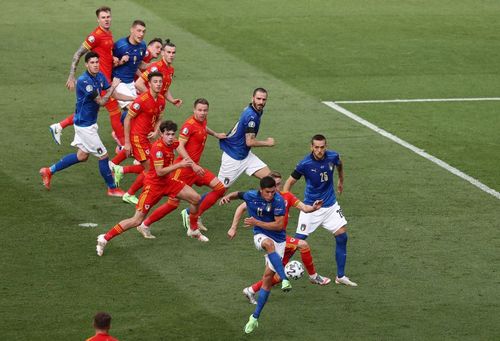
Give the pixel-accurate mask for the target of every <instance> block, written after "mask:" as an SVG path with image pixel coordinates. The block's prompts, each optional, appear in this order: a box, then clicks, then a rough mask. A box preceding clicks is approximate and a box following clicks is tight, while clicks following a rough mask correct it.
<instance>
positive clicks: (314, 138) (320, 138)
mask: <svg viewBox="0 0 500 341" xmlns="http://www.w3.org/2000/svg"><path fill="white" fill-rule="evenodd" d="M313 141H325V142H326V137H325V136H324V135H321V134H316V135H314V136H313V137H312V139H311V144H313Z"/></svg>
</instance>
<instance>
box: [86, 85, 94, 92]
mask: <svg viewBox="0 0 500 341" xmlns="http://www.w3.org/2000/svg"><path fill="white" fill-rule="evenodd" d="M85 90H86V91H87V92H92V90H94V88H93V87H92V85H90V84H89V85H87V86H86V87H85Z"/></svg>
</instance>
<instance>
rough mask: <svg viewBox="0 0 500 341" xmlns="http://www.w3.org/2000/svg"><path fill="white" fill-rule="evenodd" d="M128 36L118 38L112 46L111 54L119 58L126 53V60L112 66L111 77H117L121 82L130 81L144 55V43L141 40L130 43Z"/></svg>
mask: <svg viewBox="0 0 500 341" xmlns="http://www.w3.org/2000/svg"><path fill="white" fill-rule="evenodd" d="M128 38H129V37H125V38H122V39H120V40H118V41H117V42H116V43H115V45H114V47H113V56H115V57H117V58H118V59H121V58H122V57H123V56H125V55H128V56H129V58H128V62H126V63H125V64H123V65H120V66H117V67H114V68H113V77H118V78H120V80H121V81H122V82H123V83H132V82H133V81H134V77H135V74H136V72H137V70H138V69H139V65H140V64H141V62H142V60H143V59H144V56H145V55H146V49H147V47H146V43H145V42H143V41H141V42H140V43H139V44H137V45H134V44H131V43H130V41H129V40H128Z"/></svg>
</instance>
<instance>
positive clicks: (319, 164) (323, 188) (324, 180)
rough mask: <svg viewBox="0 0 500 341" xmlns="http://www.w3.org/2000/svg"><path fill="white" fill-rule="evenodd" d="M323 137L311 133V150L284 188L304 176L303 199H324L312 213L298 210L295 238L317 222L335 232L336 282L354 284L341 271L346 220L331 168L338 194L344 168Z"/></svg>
mask: <svg viewBox="0 0 500 341" xmlns="http://www.w3.org/2000/svg"><path fill="white" fill-rule="evenodd" d="M326 148H327V147H326V138H325V137H324V136H323V135H314V136H313V138H312V140H311V151H312V152H311V154H309V155H307V156H306V157H305V158H304V159H302V161H300V162H299V163H298V164H297V166H296V167H295V170H294V171H293V173H292V175H291V176H290V177H289V178H288V180H287V181H286V183H285V186H284V188H283V191H284V192H289V191H290V190H291V189H292V186H293V185H294V184H295V183H296V182H297V181H298V180H299V179H300V178H301V177H302V176H303V177H304V178H305V180H306V189H305V192H304V203H305V204H307V205H312V204H313V203H314V202H315V201H316V200H323V207H322V208H320V209H319V210H317V211H315V212H312V213H304V212H300V215H299V221H298V225H297V232H296V234H295V238H299V239H302V240H304V239H306V238H307V237H308V236H309V235H310V234H311V233H313V232H314V231H315V230H316V229H317V228H318V227H319V226H323V227H324V228H325V229H326V230H328V231H330V232H331V233H332V234H333V235H334V236H335V241H336V249H335V260H336V262H337V277H336V278H335V283H337V284H345V285H347V286H353V287H355V286H357V284H356V283H354V282H353V281H351V280H350V279H349V277H347V276H346V275H345V273H344V271H345V263H346V257H347V226H346V225H347V220H346V219H345V217H344V214H343V213H342V209H341V208H340V206H339V204H338V202H337V198H336V196H335V186H334V182H333V180H334V178H333V172H334V170H335V168H337V170H338V178H339V180H338V185H337V190H338V192H339V194H341V193H342V191H343V190H344V169H343V165H342V161H341V160H340V156H339V154H338V153H337V152H336V151H333V150H327V149H326Z"/></svg>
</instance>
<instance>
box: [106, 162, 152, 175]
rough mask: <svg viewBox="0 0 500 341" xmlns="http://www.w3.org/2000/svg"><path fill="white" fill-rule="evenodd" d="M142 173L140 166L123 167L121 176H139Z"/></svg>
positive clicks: (142, 169)
mask: <svg viewBox="0 0 500 341" xmlns="http://www.w3.org/2000/svg"><path fill="white" fill-rule="evenodd" d="M113 160H114V159H113ZM113 162H114V161H113ZM143 171H144V167H143V166H142V165H133V166H124V167H123V174H128V173H135V174H141V173H142V172H143Z"/></svg>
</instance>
